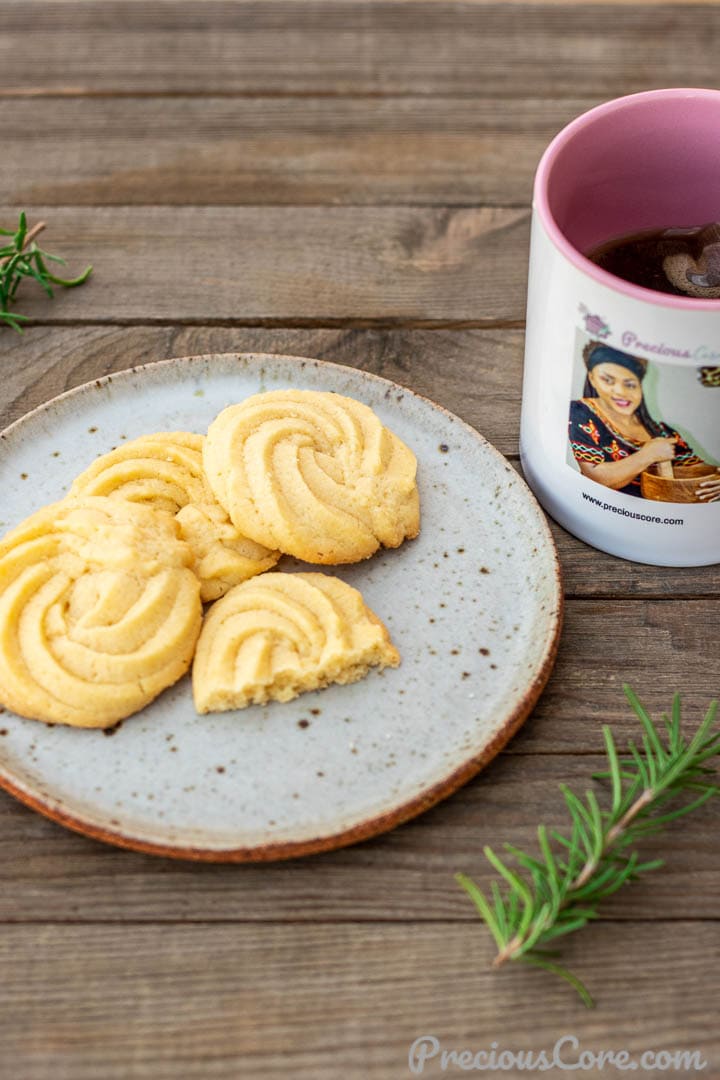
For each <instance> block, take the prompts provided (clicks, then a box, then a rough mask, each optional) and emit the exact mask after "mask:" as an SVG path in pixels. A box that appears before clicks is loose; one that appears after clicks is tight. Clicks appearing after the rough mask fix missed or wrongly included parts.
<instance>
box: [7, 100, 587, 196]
mask: <svg viewBox="0 0 720 1080" xmlns="http://www.w3.org/2000/svg"><path fill="white" fill-rule="evenodd" d="M596 103H597V99H587V98H584V99H577V100H576V99H572V100H570V101H552V100H538V99H534V98H532V99H523V98H510V99H503V100H493V99H490V98H483V99H474V98H471V99H466V98H459V99H458V98H431V99H428V98H404V97H400V98H398V97H392V98H342V97H340V98H336V97H330V98H308V97H303V98H290V99H279V98H236V99H228V98H204V97H203V98H192V97H183V98H167V97H149V98H144V97H142V98H122V99H118V98H113V97H91V98H88V97H84V98H83V97H78V98H55V99H43V98H27V99H24V98H14V99H7V98H6V99H2V98H0V131H2V152H3V169H2V171H1V172H0V203H2V202H4V203H12V204H14V205H18V206H23V207H29V206H33V205H37V204H45V205H48V206H62V205H67V206H100V205H103V206H112V205H116V206H117V205H123V204H143V203H153V204H157V205H183V204H188V205H198V206H200V205H230V206H239V205H243V204H295V205H298V204H318V203H332V204H348V203H354V204H392V203H403V204H405V205H418V204H441V205H447V206H450V205H457V204H467V203H472V204H475V205H476V204H478V203H484V204H486V205H490V204H493V205H498V204H500V205H505V206H507V205H512V204H527V203H529V202H530V196H531V189H532V177H533V173H534V171H535V167H536V166H537V163H538V161H539V159H540V156H541V154H542V152H543V149H544V148H545V146H546V145H547V143H548V142H549V140H550V139H551V138H552V136H553V135H554V134H555V133H556V132H557V131H559V130H560V128H561V127H562V126H563V125H564V124H566V123H567V122H568V121H569V120H570V119H571V118H572V117H573V116H577V115H578V114H579V113H581V112H584V111H585V110H586V109H588V108H590V107H591V106H592V105H593V104H596ZM38 146H41V147H42V153H38V152H37V147H38Z"/></svg>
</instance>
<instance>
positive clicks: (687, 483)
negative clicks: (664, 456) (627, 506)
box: [640, 462, 718, 503]
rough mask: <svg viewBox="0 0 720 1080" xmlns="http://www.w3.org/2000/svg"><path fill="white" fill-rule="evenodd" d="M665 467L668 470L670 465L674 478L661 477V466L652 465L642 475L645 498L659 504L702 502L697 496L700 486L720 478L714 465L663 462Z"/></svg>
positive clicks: (641, 486) (642, 489)
mask: <svg viewBox="0 0 720 1080" xmlns="http://www.w3.org/2000/svg"><path fill="white" fill-rule="evenodd" d="M663 465H664V466H665V467H666V468H667V465H670V467H671V469H672V472H673V475H672V476H663V475H661V472H660V469H661V466H659V465H651V466H650V468H649V469H646V470H645V472H644V473H641V474H640V490H641V491H642V493H643V498H645V499H655V500H656V501H658V502H674V503H697V502H702V499H699V498H698V494H697V492H698V487H699V485H700V484H701V483H702V482H703V480H708V479H709V478H710V477H711V476H718V471H717V469H716V468H715V466H714V465H672V464H671V463H670V462H663ZM663 471H664V470H663Z"/></svg>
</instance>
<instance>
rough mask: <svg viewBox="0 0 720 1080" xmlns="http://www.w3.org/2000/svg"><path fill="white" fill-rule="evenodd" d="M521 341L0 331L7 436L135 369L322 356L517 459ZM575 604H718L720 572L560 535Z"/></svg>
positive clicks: (195, 330)
mask: <svg viewBox="0 0 720 1080" xmlns="http://www.w3.org/2000/svg"><path fill="white" fill-rule="evenodd" d="M522 348H523V335H522V332H521V331H518V330H482V331H479V330H459V331H453V330H433V331H427V330H302V329H265V328H259V327H254V328H248V327H238V328H229V327H205V326H197V327H195V326H192V327H187V326H186V327H169V326H163V327H158V326H132V327H123V328H118V327H112V326H111V327H106V326H87V327H81V328H78V327H73V328H68V327H42V326H38V327H33V328H32V329H30V330H27V331H26V332H25V333H24V334H23V335H22V336H20V335H16V334H13V333H11V332H10V331H0V355H1V356H2V360H1V361H0V364H1V365H2V378H3V395H2V397H3V401H2V404H3V408H2V409H1V410H0V427H5V426H6V425H7V424H9V423H11V422H12V421H13V420H16V419H18V418H19V417H20V416H22V415H23V414H24V413H26V412H28V411H29V410H30V409H33V408H35V406H36V405H40V404H41V403H42V402H44V401H47V400H48V399H49V398H51V397H54V396H55V395H56V394H60V393H62V392H63V391H64V390H68V389H70V388H71V387H73V386H77V385H79V384H80V383H83V382H87V381H90V380H92V379H96V378H98V377H100V376H101V375H105V374H108V373H110V372H113V371H120V370H122V369H123V368H128V367H133V366H135V365H137V364H143V363H149V362H152V361H153V360H163V359H165V358H166V357H169V356H187V355H191V354H198V353H207V352H224V351H225V352H242V351H245V352H263V351H265V352H278V353H291V354H294V355H300V356H318V357H321V358H323V359H326V360H332V361H335V362H336V363H341V364H351V365H353V366H355V367H361V368H364V369H365V370H366V371H372V372H373V373H375V374H377V375H382V376H384V377H385V378H389V379H393V380H395V381H396V382H399V383H400V384H401V385H403V386H407V387H410V388H411V389H413V390H416V391H417V392H418V393H421V394H423V395H425V396H426V397H430V398H433V399H434V400H436V401H438V402H439V403H440V404H441V405H444V406H445V407H446V408H448V409H450V410H451V411H452V412H455V413H457V414H458V415H459V416H462V417H463V419H464V420H466V421H467V422H468V423H470V424H472V425H473V426H474V427H476V428H477V429H478V430H479V431H481V432H482V433H483V434H484V435H485V436H486V438H488V439H489V440H490V442H492V443H493V444H494V445H495V446H497V447H498V449H500V450H501V451H502V452H503V453H504V454H509V455H511V456H516V455H517V439H518V427H519V416H520V390H521V369H522ZM553 531H554V535H555V539H556V542H557V544H558V548H559V551H560V558H561V562H562V566H563V571H564V575H565V587H566V590H567V592H568V593H569V594H570V595H571V596H588V597H592V596H595V597H597V596H623V595H627V596H633V597H642V596H647V597H651V596H658V597H662V596H676V595H678V594H680V595H685V596H693V595H696V596H702V595H705V596H717V595H718V593H719V592H720V586H719V585H718V578H717V570H716V568H714V567H710V566H708V567H696V568H688V569H672V568H662V569H652V568H650V567H647V566H640V565H638V564H634V563H629V562H625V561H624V560H622V559H614V558H612V557H611V556H609V555H603V554H601V553H599V552H597V551H595V550H594V549H592V548H589V547H587V546H586V545H585V544H582V543H580V541H578V540H575V539H574V537H572V536H570V535H569V534H568V533H566V532H565V531H564V530H563V529H561V528H560V527H559V526H553Z"/></svg>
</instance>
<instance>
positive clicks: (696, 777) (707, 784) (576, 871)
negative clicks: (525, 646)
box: [455, 686, 720, 1007]
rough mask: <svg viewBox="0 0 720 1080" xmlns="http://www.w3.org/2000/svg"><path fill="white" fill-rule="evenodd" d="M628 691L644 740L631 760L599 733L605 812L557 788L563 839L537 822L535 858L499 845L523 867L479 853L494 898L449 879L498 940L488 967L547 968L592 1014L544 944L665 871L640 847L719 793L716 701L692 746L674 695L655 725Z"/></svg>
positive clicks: (606, 731) (590, 796)
mask: <svg viewBox="0 0 720 1080" xmlns="http://www.w3.org/2000/svg"><path fill="white" fill-rule="evenodd" d="M624 689H625V694H626V696H627V698H628V701H629V702H630V705H631V707H632V709H633V711H634V712H635V714H636V716H637V718H638V720H639V721H640V724H641V726H642V739H641V740H640V742H639V743H638V744H636V743H634V742H630V744H629V748H628V757H623V758H620V757H619V755H618V752H617V748H616V746H615V741H614V739H613V736H612V732H611V730H610V728H609V727H607V726H605V727H604V728H603V735H604V738H605V749H606V753H607V759H608V767H607V769H606V770H605V771H604V772H600V773H595V774H594V776H593V779H604V780H609V782H610V805H609V807H608V808H607V809H602V808H601V806H600V803H599V801H598V798H597V796H596V794H595V792H594V791H592V790H590V791H586V793H585V795H584V797H579V796H578V795H575V794H574V793H573V792H572V791H571V790H570V789H569V788H568V787H566V786H565V785H561V789H560V790H561V791H562V793H563V797H564V799H565V806H566V808H567V811H568V813H569V815H570V820H571V828H570V831H569V833H568V834H564V833H561V832H559V831H557V830H555V829H551V830H548V829H547V828H546V827H545V826H544V825H540V826H539V828H538V843H539V847H540V852H539V855H532V854H528V853H527V852H525V851H521V850H520V849H518V848H516V847H514V846H513V845H512V844H505V850H506V851H507V853H508V854H509V855H511V856H512V857H513V858H514V860H515V862H516V864H517V866H518V867H519V869H512V868H511V867H510V866H508V865H507V863H506V862H505V861H504V860H503V859H502V858H500V856H499V855H497V854H496V853H495V852H494V851H493V850H492V848H490V847H485V848H484V852H485V857H486V858H487V860H488V862H489V863H490V865H491V866H492V867H493V869H494V870H495V871H497V873H498V874H500V875H501V877H502V878H503V879H504V881H505V887H504V888H503V889H501V888H500V886H499V885H498V882H497V881H493V882H492V883H491V886H490V891H491V895H490V896H487V895H486V894H485V893H484V892H483V891H482V890H481V889H480V888H478V886H477V885H476V884H475V882H474V881H472V879H471V878H469V877H466V875H465V874H456V875H455V879H456V881H457V882H458V883H459V884H460V885H461V886H462V887H463V888H464V889H465V891H466V892H467V893H468V895H469V896H470V898H471V899H472V901H473V903H474V904H475V907H476V908H477V911H478V914H479V915H480V917H481V919H483V921H484V922H485V923H486V924H487V926H488V929H489V930H490V933H491V934H492V936H493V938H494V939H495V943H496V945H497V950H498V951H497V955H496V957H495V959H494V960H493V967H496V968H498V967H501V966H502V965H503V964H505V963H507V962H508V961H520V962H523V963H526V964H532V965H533V966H535V967H541V968H544V969H545V970H546V971H549V972H551V973H552V974H555V975H559V976H560V977H561V978H563V979H565V980H566V981H567V982H568V983H570V985H571V986H572V987H574V989H575V990H576V991H577V992H578V994H579V995H580V997H581V998H582V1000H583V1001H584V1002H585V1004H586V1005H587V1006H588V1007H592V1006H593V1004H594V1003H593V1000H592V998H591V996H590V994H589V993H588V991H587V989H586V988H585V986H584V985H583V984H582V982H581V981H580V979H578V978H577V976H576V975H574V974H573V973H572V972H570V971H568V970H567V969H566V968H564V967H562V966H561V965H560V964H558V963H557V962H556V960H555V957H556V955H557V954H556V953H554V952H551V951H550V950H548V949H547V948H546V946H547V945H548V944H550V942H554V941H555V939H556V938H559V937H561V936H562V935H563V934H570V933H573V932H574V931H576V930H580V929H581V927H583V926H585V925H586V924H587V923H588V922H589V921H590V920H591V919H594V918H596V917H597V914H598V906H599V904H600V902H601V901H602V900H604V899H605V897H606V896H610V895H611V893H614V892H616V891H617V890H618V889H620V888H621V887H622V886H623V885H625V884H627V883H629V882H631V881H634V880H635V879H636V878H638V877H639V876H640V875H641V874H643V873H646V872H648V871H650V870H656V869H657V868H658V867H660V866H662V865H663V863H662V860H660V859H653V860H652V861H649V862H641V861H640V856H639V855H638V853H637V850H635V848H636V847H637V845H638V844H639V843H640V842H641V841H642V840H643V839H644V838H645V837H646V836H648V835H649V834H651V833H656V832H660V831H661V830H662V829H663V828H664V826H665V825H667V824H668V823H669V822H671V821H674V820H676V819H677V818H680V817H683V816H684V815H685V814H689V813H690V812H691V811H693V810H696V809H697V808H698V807H699V806H702V804H703V803H704V802H707V800H708V799H710V798H712V796H713V795H716V794H718V791H720V788H718V786H717V784H716V783H715V780H716V778H717V774H716V772H715V770H714V769H713V768H712V767H711V766H710V765H709V764H708V762H709V761H710V759H711V758H713V757H716V756H717V755H718V754H720V731H718V730H717V729H714V723H715V716H716V713H717V706H718V703H717V701H713V702H712V703H711V705H710V707H709V709H708V711H707V714H706V715H705V718H704V720H703V721H702V723H701V724H700V726H699V728H698V730H697V731H696V732H695V735H694V736H693V737H692V738H691V739H689V740H688V739H687V738H686V737H685V736H684V735H683V733H682V731H681V728H680V699H679V697H678V696H677V695H676V696H675V699H674V701H673V705H672V711H671V714H670V716H666V715H663V725H662V727H661V726H659V725H656V724H655V723H653V721H652V720H651V718H650V717H649V715H648V714H647V712H646V711H645V709H644V708H643V706H642V704H641V703H640V702H639V701H638V699H637V697H636V696H635V694H634V693H633V692H632V690H631V689H630V688H629V687H628V686H626V687H625V688H624Z"/></svg>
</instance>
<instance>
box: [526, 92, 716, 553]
mask: <svg viewBox="0 0 720 1080" xmlns="http://www.w3.org/2000/svg"><path fill="white" fill-rule="evenodd" d="M718 133H720V91H715V90H699V89H678V90H655V91H650V92H648V93H643V94H633V95H631V96H629V97H624V98H619V99H617V100H615V101H610V102H607V103H606V104H604V105H600V106H599V107H598V108H596V109H592V110H591V111H590V112H588V113H585V114H584V115H583V116H580V117H578V118H577V119H576V120H574V121H573V122H572V123H571V124H569V125H568V127H566V128H565V129H564V130H563V131H561V132H560V134H559V135H557V136H556V138H555V139H554V140H553V141H552V143H551V144H550V146H549V147H548V149H547V150H546V152H545V154H544V155H543V158H542V160H541V162H540V165H539V167H538V171H537V175H536V178H535V191H534V199H533V224H532V239H531V249H530V277H529V284H528V308H527V336H526V344H525V375H524V382H523V403H522V422H521V431H520V453H521V459H522V465H523V469H524V472H525V476H526V478H527V480H528V483H529V484H530V486H531V488H532V489H533V491H534V492H535V494H536V495H537V497H538V499H539V501H540V502H541V503H542V505H543V506H544V507H545V509H546V510H547V511H548V513H550V514H551V515H552V517H554V518H555V519H556V520H557V521H558V522H559V523H560V524H561V525H563V526H564V527H565V528H566V529H568V530H569V531H570V532H572V533H574V534H575V535H576V536H578V537H580V539H581V540H584V541H586V542H587V543H588V544H591V545H593V546H594V547H596V548H600V549H601V550H603V551H607V552H609V553H610V554H613V555H619V556H621V557H622V558H625V559H632V560H634V561H636V562H643V563H651V564H654V565H658V566H701V565H705V564H709V563H718V562H720V299H709V298H702V299H697V298H694V297H686V296H681V295H671V294H668V293H663V292H656V291H653V290H650V289H647V288H643V287H641V286H639V285H634V284H631V283H629V282H628V281H625V280H622V279H621V278H619V277H615V276H614V275H613V274H610V273H608V272H607V271H606V270H603V269H601V268H600V267H599V266H598V265H596V264H595V263H594V262H591V261H590V260H589V259H588V258H587V257H586V254H585V253H586V252H588V251H591V250H592V249H593V248H596V247H597V246H598V245H600V244H602V243H604V242H607V241H609V240H611V239H614V238H616V237H621V236H623V235H628V234H632V233H638V232H641V231H643V230H651V229H666V228H692V227H697V226H700V225H704V224H706V223H708V222H711V221H718V222H720V138H719V137H718ZM611 383H612V386H611ZM613 395H614V396H613ZM606 406H607V407H606ZM620 413H622V414H624V415H625V416H628V417H633V419H632V425H630V424H629V423H624V422H622V423H621V422H620V419H619V417H620ZM613 417H615V418H616V422H617V424H618V426H615V424H614V423H613ZM638 420H639V421H640V423H639V424H638ZM631 426H632V430H633V432H635V433H636V434H637V433H639V435H640V437H629V436H628V434H627V433H628V430H629V428H630V427H631ZM620 427H623V428H624V429H625V433H623V431H621V430H619V428H620ZM668 446H672V450H670V451H668V450H667V447H668ZM659 457H663V458H664V459H665V460H666V461H669V466H670V467H669V468H668V464H664V463H663V462H662V461H660V460H658V458H659ZM608 466H609V467H608Z"/></svg>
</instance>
